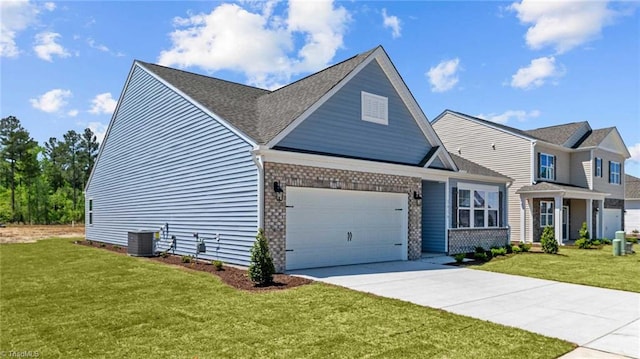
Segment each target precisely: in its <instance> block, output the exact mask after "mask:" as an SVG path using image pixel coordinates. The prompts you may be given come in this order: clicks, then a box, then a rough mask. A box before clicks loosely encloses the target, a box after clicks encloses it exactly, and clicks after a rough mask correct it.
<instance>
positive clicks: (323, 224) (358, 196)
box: [286, 187, 408, 269]
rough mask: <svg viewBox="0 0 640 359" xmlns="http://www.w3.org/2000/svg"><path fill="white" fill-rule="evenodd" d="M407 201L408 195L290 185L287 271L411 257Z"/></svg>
mask: <svg viewBox="0 0 640 359" xmlns="http://www.w3.org/2000/svg"><path fill="white" fill-rule="evenodd" d="M407 202H408V199H407V195H405V194H397V193H379V192H363V191H346V190H328V189H312V188H298V187H288V188H287V218H286V220H287V224H286V249H287V255H286V261H287V269H298V268H311V267H319V266H331V265H345V264H355V263H368V262H379V261H389V260H402V259H406V251H407V250H406V248H407V247H406V239H407V238H406V237H407V235H406V227H407V218H406V216H407ZM398 209H400V210H398ZM349 233H351V234H350V235H349ZM349 239H350V240H349ZM398 243H400V244H401V245H397V244H398Z"/></svg>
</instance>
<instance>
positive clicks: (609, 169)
mask: <svg viewBox="0 0 640 359" xmlns="http://www.w3.org/2000/svg"><path fill="white" fill-rule="evenodd" d="M609 183H613V182H612V181H611V161H609Z"/></svg>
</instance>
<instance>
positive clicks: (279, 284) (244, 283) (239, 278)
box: [75, 241, 313, 292]
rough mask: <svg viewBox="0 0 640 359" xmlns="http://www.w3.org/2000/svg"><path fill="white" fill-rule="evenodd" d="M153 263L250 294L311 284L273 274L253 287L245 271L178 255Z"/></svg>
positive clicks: (122, 250)
mask: <svg viewBox="0 0 640 359" xmlns="http://www.w3.org/2000/svg"><path fill="white" fill-rule="evenodd" d="M75 243H76V244H80V245H85V246H90V247H95V248H102V249H106V250H110V251H113V252H118V253H122V254H126V253H127V247H122V246H118V245H112V244H107V243H102V242H96V241H91V242H89V241H77V242H75ZM149 259H151V260H154V261H158V262H162V263H165V264H169V265H176V266H180V267H184V268H188V269H192V270H197V271H201V272H207V273H211V274H213V275H215V276H218V277H219V278H220V279H221V280H222V281H223V282H224V283H226V284H227V285H229V286H231V287H233V288H236V289H240V290H246V291H252V292H267V291H273V290H283V289H289V288H294V287H299V286H301V285H305V284H309V283H312V282H313V281H312V280H309V279H306V278H300V277H294V276H290V275H286V274H275V275H274V276H273V281H274V283H272V284H271V285H268V286H258V285H255V284H254V283H253V282H251V280H249V275H248V274H247V270H246V269H241V268H237V267H232V266H229V265H224V266H223V268H222V270H220V271H218V270H216V268H215V266H213V265H211V263H210V262H203V261H198V262H192V263H182V257H181V256H178V255H169V256H167V257H166V258H163V257H151V258H149Z"/></svg>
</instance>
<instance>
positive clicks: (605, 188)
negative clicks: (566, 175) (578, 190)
mask: <svg viewBox="0 0 640 359" xmlns="http://www.w3.org/2000/svg"><path fill="white" fill-rule="evenodd" d="M593 156H594V157H598V158H602V177H594V178H593V190H594V191H598V192H604V193H609V194H610V196H609V197H607V198H610V199H624V173H625V172H624V162H625V158H624V157H623V156H621V155H619V154H615V153H613V152H609V151H605V150H601V149H599V148H596V149H595V150H594V151H593ZM609 161H615V162H619V163H620V172H622V173H620V179H621V181H620V182H621V183H620V184H613V183H609Z"/></svg>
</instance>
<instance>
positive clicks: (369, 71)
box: [86, 47, 510, 271]
mask: <svg viewBox="0 0 640 359" xmlns="http://www.w3.org/2000/svg"><path fill="white" fill-rule="evenodd" d="M509 182H510V179H509V178H507V177H505V176H503V175H500V174H498V173H496V172H494V171H491V170H488V169H486V168H483V167H482V166H479V165H477V164H474V163H472V162H470V161H468V160H465V159H463V158H460V157H457V156H452V155H451V154H450V153H449V152H447V151H446V150H445V148H444V146H443V145H442V143H441V141H440V139H439V138H438V136H437V135H436V133H435V132H434V131H433V129H432V128H431V125H430V124H429V122H428V121H427V119H426V117H425V115H424V113H423V112H422V110H421V109H420V107H419V106H418V104H417V103H416V101H415V99H414V98H413V96H412V95H411V93H410V92H409V89H408V88H407V87H406V85H405V83H404V81H403V80H402V78H401V77H400V75H399V74H398V72H397V71H396V69H395V67H394V65H393V64H392V63H391V60H390V59H389V58H388V56H387V54H386V52H385V51H384V49H383V48H382V47H377V48H375V49H373V50H370V51H368V52H365V53H362V54H359V55H357V56H354V57H352V58H350V59H348V60H346V61H343V62H341V63H339V64H336V65H334V66H331V67H329V68H327V69H324V70H322V71H320V72H318V73H315V74H313V75H310V76H308V77H305V78H303V79H301V80H299V81H296V82H294V83H291V84H289V85H287V86H285V87H282V88H280V89H278V90H275V91H268V90H264V89H259V88H254V87H249V86H245V85H241V84H237V83H232V82H228V81H224V80H220V79H215V78H211V77H207V76H202V75H197V74H193V73H189V72H185V71H180V70H176V69H171V68H167V67H162V66H158V65H153V64H149V63H145V62H141V61H135V62H134V64H133V66H132V68H131V71H130V73H129V76H128V78H127V81H126V83H125V86H124V89H123V92H122V94H121V96H120V99H119V101H118V105H117V108H116V110H115V112H114V114H113V117H112V119H111V122H110V124H109V128H108V130H107V133H106V136H105V139H104V141H103V142H102V145H101V147H100V152H99V154H98V158H97V161H96V164H95V166H94V169H93V172H92V174H91V176H90V178H89V181H88V184H87V187H86V201H87V203H86V211H87V213H86V218H88V220H87V223H86V236H87V238H88V239H92V240H97V241H104V242H110V243H117V244H124V245H126V242H127V232H128V231H132V230H137V229H152V230H156V231H157V230H158V228H160V227H161V226H163V225H164V224H165V223H168V224H169V235H175V236H176V237H177V240H178V244H177V251H176V253H179V254H193V253H194V249H195V240H194V236H193V233H194V232H198V233H199V236H200V238H204V240H205V243H206V244H207V252H206V253H204V254H203V255H201V257H202V258H207V259H214V258H217V259H220V260H222V261H224V262H228V263H235V264H240V265H247V264H248V263H249V260H250V250H251V247H252V245H253V243H254V240H255V235H256V232H257V230H258V228H264V230H265V234H266V236H267V238H268V240H269V247H270V250H271V254H272V256H273V258H274V262H275V265H276V269H277V270H278V271H283V270H287V269H297V268H307V267H317V266H329V265H341V264H354V263H365V262H377V261H389V260H406V259H417V258H420V257H421V254H422V252H423V251H431V252H441V253H444V252H448V253H457V252H463V251H468V250H473V247H474V246H476V245H485V246H487V247H488V246H491V245H500V244H505V243H506V241H508V228H507V226H506V216H507V209H506V208H505V206H504V205H502V204H501V202H503V203H504V201H506V198H507V194H506V188H507V184H508V183H509ZM459 203H460V204H459ZM453 212H455V213H456V216H455V218H454V220H452V218H453V217H452V213H453ZM458 214H459V215H458ZM458 222H462V223H458ZM166 246H167V244H166V243H164V242H162V243H161V247H162V248H166Z"/></svg>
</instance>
